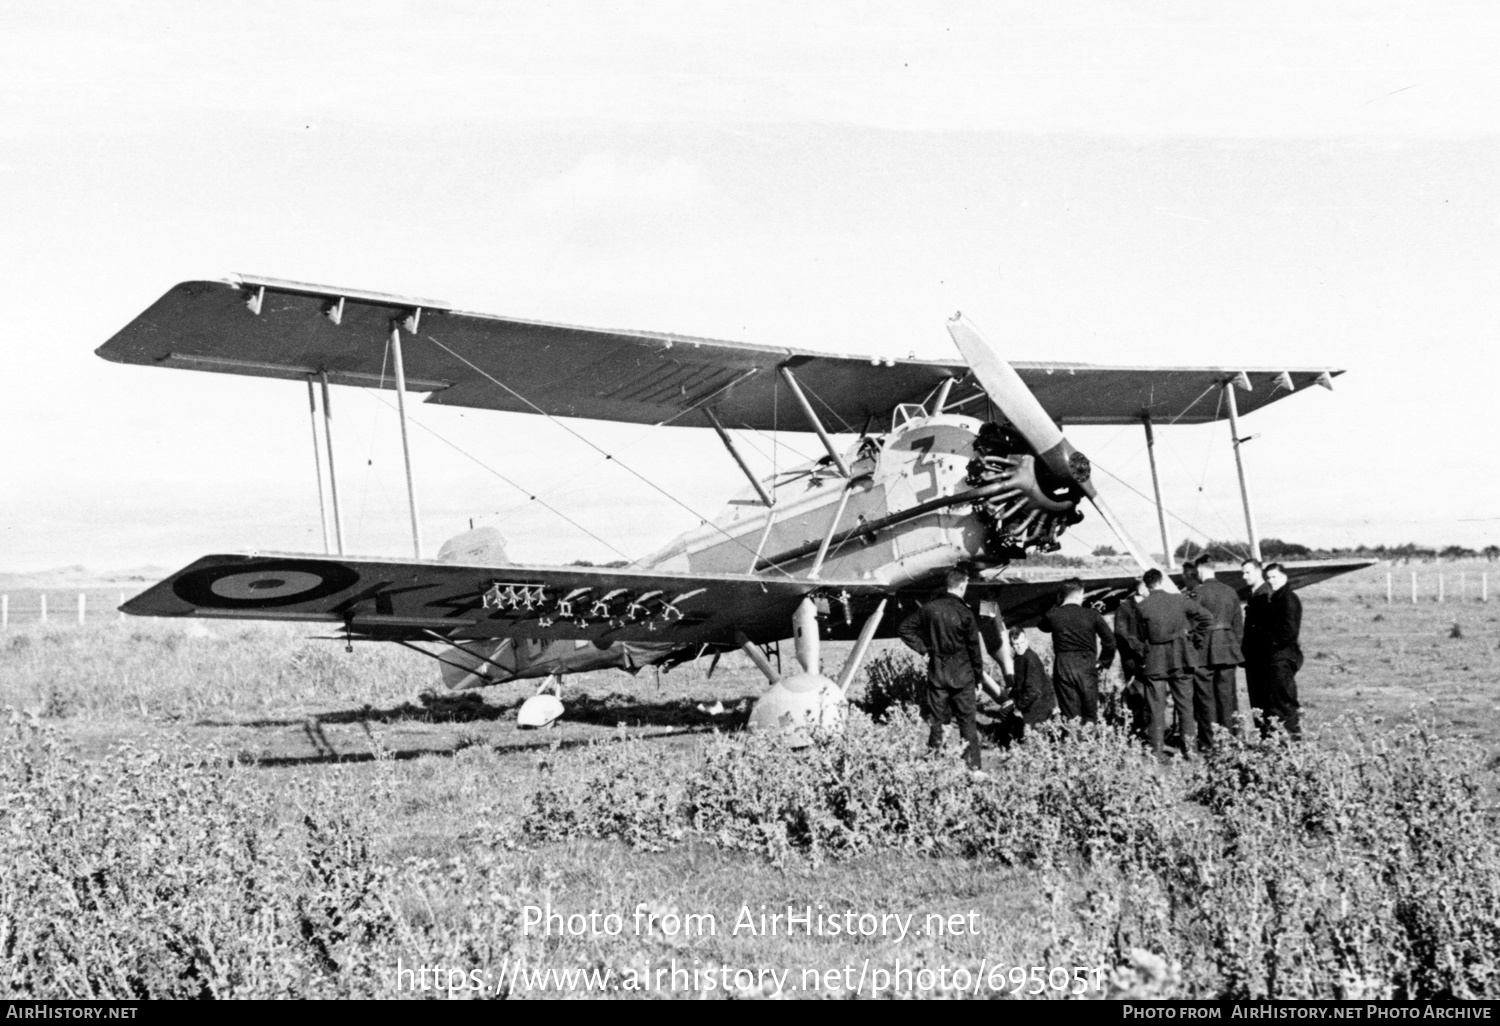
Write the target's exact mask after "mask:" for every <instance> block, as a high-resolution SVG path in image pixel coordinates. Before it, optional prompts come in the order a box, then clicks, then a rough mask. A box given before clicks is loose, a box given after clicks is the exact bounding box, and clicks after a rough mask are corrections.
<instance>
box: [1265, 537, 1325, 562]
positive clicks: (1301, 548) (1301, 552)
mask: <svg viewBox="0 0 1500 1026" xmlns="http://www.w3.org/2000/svg"><path fill="white" fill-rule="evenodd" d="M1260 554H1261V556H1263V557H1264V558H1266V559H1306V558H1307V557H1308V556H1311V555H1312V549H1310V548H1308V547H1307V546H1306V545H1301V544H1298V543H1297V542H1289V541H1282V540H1281V539H1280V538H1262V539H1261V542H1260Z"/></svg>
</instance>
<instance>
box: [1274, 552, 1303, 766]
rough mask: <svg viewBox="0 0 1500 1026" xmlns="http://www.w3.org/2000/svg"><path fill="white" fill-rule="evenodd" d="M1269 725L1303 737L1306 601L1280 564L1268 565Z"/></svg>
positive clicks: (1293, 735) (1297, 736)
mask: <svg viewBox="0 0 1500 1026" xmlns="http://www.w3.org/2000/svg"><path fill="white" fill-rule="evenodd" d="M1266 584H1267V585H1268V586H1269V587H1270V589H1271V594H1270V596H1269V598H1268V599H1267V600H1266V607H1265V616H1266V623H1265V635H1266V652H1267V656H1266V679H1265V683H1266V716H1265V718H1266V721H1267V722H1266V726H1267V727H1269V726H1270V725H1272V724H1275V723H1280V724H1281V725H1282V726H1283V727H1285V728H1286V732H1287V733H1288V734H1290V735H1291V736H1292V737H1293V738H1299V737H1301V736H1302V707H1301V704H1300V703H1299V702H1298V701H1297V671H1298V670H1300V669H1302V646H1301V645H1300V644H1299V641H1300V638H1301V634H1302V600H1301V599H1300V598H1298V597H1297V593H1296V592H1295V591H1293V590H1292V589H1291V588H1290V587H1289V586H1288V585H1287V581H1286V570H1285V568H1283V567H1282V565H1281V564H1280V563H1268V564H1266Z"/></svg>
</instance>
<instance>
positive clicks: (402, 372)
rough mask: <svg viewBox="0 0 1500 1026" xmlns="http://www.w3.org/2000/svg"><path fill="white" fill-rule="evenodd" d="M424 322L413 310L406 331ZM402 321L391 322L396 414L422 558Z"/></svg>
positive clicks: (417, 549)
mask: <svg viewBox="0 0 1500 1026" xmlns="http://www.w3.org/2000/svg"><path fill="white" fill-rule="evenodd" d="M421 320H422V308H421V307H420V306H419V307H417V308H416V309H415V310H413V311H412V312H411V314H410V316H408V317H407V318H406V320H405V325H406V329H407V330H408V331H410V332H411V333H412V334H416V331H417V326H418V325H419V324H420V323H421ZM401 327H402V322H401V321H392V322H391V365H392V367H393V368H394V369H395V371H396V413H397V415H398V416H399V417H400V418H401V458H402V459H403V460H405V461H406V499H407V502H408V504H409V505H410V506H411V545H412V549H413V550H414V551H415V553H416V557H417V558H418V559H421V558H422V525H421V521H420V519H419V518H418V516H417V486H416V485H415V484H414V483H413V482H412V476H411V446H410V445H409V444H408V442H407V439H406V368H405V367H404V366H402V363H401Z"/></svg>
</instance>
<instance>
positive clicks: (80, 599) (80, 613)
mask: <svg viewBox="0 0 1500 1026" xmlns="http://www.w3.org/2000/svg"><path fill="white" fill-rule="evenodd" d="M78 626H80V627H82V626H83V592H81V591H80V592H79V593H78Z"/></svg>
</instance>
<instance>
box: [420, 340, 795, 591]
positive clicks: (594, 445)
mask: <svg viewBox="0 0 1500 1026" xmlns="http://www.w3.org/2000/svg"><path fill="white" fill-rule="evenodd" d="M422 337H423V338H425V339H427V341H429V342H431V343H432V344H433V345H435V346H437V347H438V348H439V349H441V350H442V351H443V352H445V353H447V354H448V355H449V356H452V357H453V358H454V359H456V360H458V361H460V362H461V363H463V364H464V365H465V366H467V367H469V368H470V369H471V370H474V371H476V372H477V373H479V374H480V375H482V376H483V377H484V378H485V379H487V380H488V381H490V382H491V383H492V384H494V385H496V386H498V387H499V388H501V389H503V390H504V391H506V392H508V393H510V394H511V395H513V396H515V397H516V399H518V400H519V401H521V402H523V403H525V404H526V405H527V406H529V407H531V408H532V409H533V410H535V411H536V412H537V413H538V414H540V415H541V416H543V417H545V418H547V419H548V420H550V421H551V422H552V423H554V424H556V425H557V426H558V427H560V428H562V429H563V430H564V431H566V432H567V433H568V434H570V435H572V436H573V437H574V438H576V439H578V440H579V441H580V442H582V443H583V444H584V445H587V446H588V447H589V448H591V449H593V450H594V451H596V452H598V453H600V454H601V455H602V456H604V458H605V460H606V461H608V462H613V463H614V464H615V466H617V467H619V468H620V469H621V470H623V471H625V472H626V473H627V474H630V475H631V476H632V477H634V478H636V479H637V480H639V481H640V482H641V483H642V484H644V485H646V486H647V487H648V488H650V489H652V490H653V491H655V492H656V493H657V494H659V495H661V496H662V497H663V498H665V499H667V500H669V501H670V502H672V503H674V504H675V505H678V506H681V507H682V508H683V509H684V510H686V511H687V512H688V513H691V514H692V515H693V516H694V517H696V518H697V519H698V521H699V522H700V523H702V524H704V525H706V526H708V527H711V528H713V529H714V530H715V531H718V532H719V533H720V534H722V535H723V536H724V537H725V538H726V539H728V540H729V541H730V542H732V543H733V544H735V545H737V546H739V547H740V548H742V549H744V550H745V551H746V552H749V553H752V554H753V553H754V552H755V550H754V549H752V548H751V547H750V546H748V545H746V544H745V543H744V542H742V541H741V540H740V539H738V538H736V537H735V536H734V535H732V534H730V533H729V532H728V531H726V530H724V528H722V527H720V526H719V525H718V524H716V523H714V522H713V521H712V520H711V519H710V518H708V517H705V516H704V515H703V514H702V513H699V512H698V511H697V510H695V509H693V507H691V506H689V505H688V504H687V503H685V502H683V501H682V500H681V499H679V498H677V496H675V495H673V494H672V493H671V492H669V491H667V490H666V489H665V488H663V487H661V486H660V485H658V484H657V483H656V482H655V481H652V480H651V479H650V478H648V477H646V476H645V475H644V474H642V473H641V472H640V471H638V470H636V469H635V468H633V467H631V466H630V465H629V464H627V463H625V462H623V461H622V460H617V459H615V457H614V455H613V454H612V453H610V452H609V451H608V450H607V449H604V448H603V447H602V446H600V445H598V444H597V443H595V442H594V441H592V440H591V439H589V438H588V437H587V436H586V435H583V434H581V433H579V432H578V431H575V430H574V429H573V428H571V427H569V426H568V425H567V424H564V423H563V422H562V421H560V420H558V419H557V418H556V417H554V416H552V414H550V413H548V412H547V411H546V410H544V409H542V408H541V407H540V406H538V405H537V404H536V403H534V402H532V401H531V400H530V399H528V398H526V397H525V396H524V395H522V394H521V393H520V392H517V391H516V390H515V389H514V388H511V387H510V386H509V385H507V384H506V383H505V382H503V381H501V380H500V379H499V378H497V377H495V376H494V375H493V374H491V373H489V372H488V371H486V370H485V369H484V368H483V367H480V366H479V365H478V364H476V363H474V362H473V361H472V360H469V359H468V358H467V357H465V356H463V355H462V354H460V353H457V352H455V351H454V350H452V349H450V348H448V347H447V346H445V345H443V343H441V342H439V341H438V340H437V339H435V338H433V337H432V336H431V335H424V336H422ZM611 547H613V546H611ZM777 569H780V568H779V567H778V568H777ZM781 572H782V573H783V574H785V575H786V576H787V577H791V576H792V575H791V574H790V573H788V572H787V571H785V570H782V571H781Z"/></svg>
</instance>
